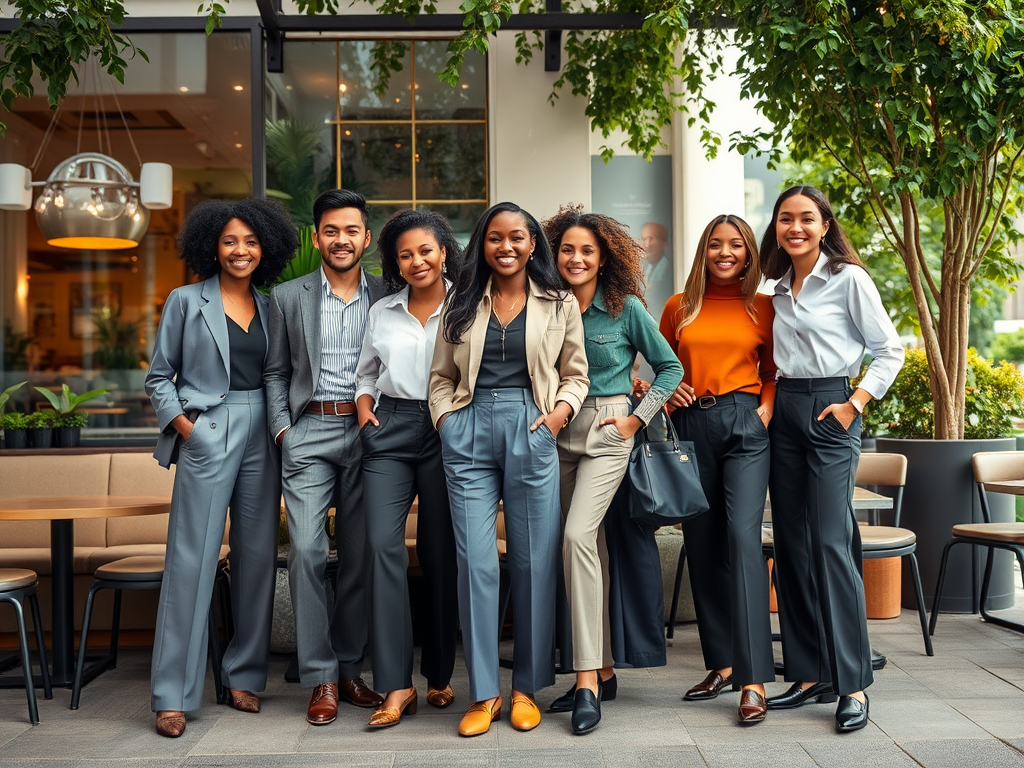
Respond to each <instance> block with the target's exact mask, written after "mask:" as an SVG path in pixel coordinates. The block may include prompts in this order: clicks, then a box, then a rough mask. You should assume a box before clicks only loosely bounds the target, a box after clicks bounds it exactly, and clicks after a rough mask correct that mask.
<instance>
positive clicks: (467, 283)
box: [444, 203, 568, 344]
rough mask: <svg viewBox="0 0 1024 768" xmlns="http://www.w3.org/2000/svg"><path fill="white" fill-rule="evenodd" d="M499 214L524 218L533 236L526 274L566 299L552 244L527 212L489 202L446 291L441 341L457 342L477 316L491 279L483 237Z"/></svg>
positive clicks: (512, 205) (554, 295)
mask: <svg viewBox="0 0 1024 768" xmlns="http://www.w3.org/2000/svg"><path fill="white" fill-rule="evenodd" d="M499 213H515V214H518V215H519V216H522V217H523V220H524V221H525V222H526V229H527V231H529V233H530V236H531V237H533V238H535V240H536V245H535V246H534V251H533V257H532V258H530V259H528V260H527V262H526V276H527V277H528V278H529V279H530V282H532V283H533V284H534V285H536V286H537V287H538V288H540V289H541V290H542V291H544V292H545V293H547V294H548V296H549V297H550V298H551V299H552V300H557V301H561V300H562V299H564V298H565V295H566V292H567V290H568V289H567V286H566V284H565V281H564V280H563V279H562V276H561V275H560V274H558V269H557V267H555V259H554V257H553V256H552V255H551V246H550V245H548V239H547V238H546V237H545V236H544V230H542V229H541V226H540V224H539V223H538V222H537V219H535V218H534V217H533V216H532V215H531V214H530V213H528V212H527V211H525V210H523V209H522V208H520V207H519V206H518V205H516V204H515V203H498V204H497V205H492V206H491V207H490V208H488V209H487V210H486V211H484V213H483V216H481V217H480V219H479V220H478V221H477V223H476V226H475V227H473V234H472V235H471V236H470V238H469V244H468V245H467V246H466V250H465V254H464V256H465V258H464V260H463V264H462V271H461V272H460V273H459V276H458V279H457V280H456V281H455V284H454V285H453V286H452V290H451V291H449V292H448V298H447V299H445V314H444V340H445V341H447V342H448V343H449V344H459V343H461V341H462V334H464V333H465V332H466V331H467V330H468V329H469V327H470V326H471V325H472V324H473V320H474V319H475V318H476V310H477V307H478V306H479V305H480V300H481V299H482V298H483V295H484V289H485V288H486V287H487V281H488V280H489V279H490V278H491V267H490V265H488V263H487V261H486V259H485V258H484V240H485V239H486V237H487V228H488V227H489V226H490V224H491V219H493V218H494V217H495V216H497V215H498V214H499Z"/></svg>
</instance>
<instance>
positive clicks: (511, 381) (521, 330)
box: [476, 307, 533, 389]
mask: <svg viewBox="0 0 1024 768" xmlns="http://www.w3.org/2000/svg"><path fill="white" fill-rule="evenodd" d="M476 386H477V388H481V387H482V388H484V389H500V388H502V387H520V388H522V389H530V388H531V387H532V386H533V384H532V382H531V381H530V371H529V369H528V367H527V365H526V308H525V307H524V308H523V311H522V312H520V313H519V314H518V315H516V316H515V317H514V318H513V319H512V322H510V323H509V324H508V325H506V326H505V328H504V330H502V327H501V323H499V322H498V318H497V316H495V314H494V313H493V312H492V313H491V318H490V322H488V323H487V337H486V338H485V339H484V354H483V357H482V358H481V359H480V373H479V374H478V375H477V378H476Z"/></svg>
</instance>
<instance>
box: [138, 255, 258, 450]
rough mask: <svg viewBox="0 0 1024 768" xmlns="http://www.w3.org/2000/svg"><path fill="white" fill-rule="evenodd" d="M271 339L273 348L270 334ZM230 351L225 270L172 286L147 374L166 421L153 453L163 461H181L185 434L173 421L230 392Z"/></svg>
mask: <svg viewBox="0 0 1024 768" xmlns="http://www.w3.org/2000/svg"><path fill="white" fill-rule="evenodd" d="M252 294H253V297H254V298H255V300H256V311H257V312H259V313H260V322H261V323H262V325H263V332H264V333H267V329H268V327H269V319H268V315H269V313H268V311H267V298H266V297H265V296H264V295H263V294H261V293H258V292H257V291H253V292H252ZM267 341H268V344H267V346H268V347H269V346H270V344H269V334H268V339H267ZM230 355H231V351H230V349H229V347H228V321H227V319H226V317H225V315H224V302H223V301H222V300H221V297H220V275H214V276H213V277H211V278H210V279H208V280H204V281H203V282H201V283H195V284H193V285H186V286H183V287H181V288H175V289H174V290H173V291H171V295H170V296H168V297H167V303H166V304H164V311H163V314H162V315H161V316H160V329H159V330H158V331H157V334H156V344H154V345H153V360H152V361H151V362H150V364H149V373H148V374H146V394H148V395H149V399H150V401H151V402H152V403H153V408H154V409H155V410H156V415H157V419H158V420H159V424H160V438H159V440H157V443H156V450H155V451H154V452H153V456H154V457H155V458H156V460H157V461H159V462H160V465H161V466H164V467H167V466H170V465H171V464H173V463H174V462H176V461H177V460H178V448H179V447H180V443H181V435H179V434H178V431H177V430H176V429H175V428H174V427H172V426H171V422H172V421H173V420H174V419H175V418H176V417H178V416H181V415H182V414H183V413H187V412H188V411H205V410H207V409H209V408H212V407H213V406H215V405H218V404H219V403H220V402H221V401H222V400H223V399H224V397H225V396H226V395H227V393H228V389H229V387H230V385H231V382H230V371H231V357H230Z"/></svg>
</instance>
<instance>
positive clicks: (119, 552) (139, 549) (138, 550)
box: [89, 544, 167, 573]
mask: <svg viewBox="0 0 1024 768" xmlns="http://www.w3.org/2000/svg"><path fill="white" fill-rule="evenodd" d="M166 552H167V545H166V544H122V545H120V546H117V547H104V548H103V549H97V550H95V551H94V552H93V553H92V554H91V555H90V556H89V573H92V572H94V571H95V570H96V569H97V568H102V567H103V566H104V565H106V564H107V563H112V562H114V561H115V560H123V559H125V558H126V557H163V556H164V555H165V554H166Z"/></svg>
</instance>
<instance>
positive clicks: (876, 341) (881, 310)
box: [772, 254, 903, 398]
mask: <svg viewBox="0 0 1024 768" xmlns="http://www.w3.org/2000/svg"><path fill="white" fill-rule="evenodd" d="M792 286H793V270H792V268H790V270H789V272H787V273H786V274H785V275H783V276H782V279H781V280H779V282H778V283H777V284H776V286H775V296H774V297H773V300H772V304H773V306H774V307H775V327H774V336H775V363H776V364H777V365H778V368H779V375H780V376H781V377H789V378H806V379H817V378H828V377H833V376H849V377H851V378H853V377H855V376H857V374H859V373H860V369H861V364H862V362H863V359H864V352H865V351H867V352H870V353H871V355H872V358H873V359H872V360H871V363H870V364H869V365H868V369H867V372H866V373H865V374H864V378H863V379H862V380H861V382H860V384H859V386H860V387H861V388H862V389H863V390H864V391H866V392H868V393H869V394H870V395H871V396H872V397H874V398H879V397H882V396H883V395H884V394H885V392H886V390H888V389H889V386H890V385H891V384H892V382H893V380H894V379H895V378H896V374H897V373H899V371H900V368H901V367H902V366H903V346H902V345H901V344H900V338H899V335H898V334H897V333H896V328H895V327H894V326H893V324H892V320H890V319H889V315H888V313H887V312H886V311H885V307H883V306H882V299H881V297H880V296H879V295H878V289H877V288H876V287H875V284H874V283H873V282H871V278H870V277H869V276H868V273H867V272H865V271H864V270H863V269H861V268H860V267H858V266H856V265H852V264H848V265H846V266H845V267H843V269H842V270H841V271H839V272H837V273H836V274H832V273H831V272H829V269H828V257H827V256H826V255H825V254H821V255H820V256H819V257H818V261H817V262H816V263H815V265H814V269H813V270H812V271H811V273H810V274H809V275H808V276H807V277H806V278H805V279H804V284H803V287H802V288H801V289H800V293H799V294H798V295H797V296H796V297H794V296H793V294H792Z"/></svg>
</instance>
